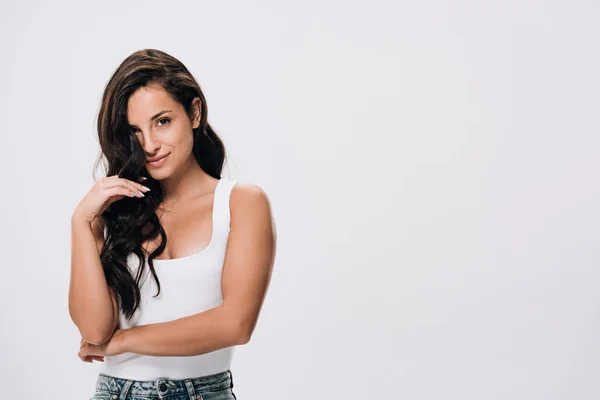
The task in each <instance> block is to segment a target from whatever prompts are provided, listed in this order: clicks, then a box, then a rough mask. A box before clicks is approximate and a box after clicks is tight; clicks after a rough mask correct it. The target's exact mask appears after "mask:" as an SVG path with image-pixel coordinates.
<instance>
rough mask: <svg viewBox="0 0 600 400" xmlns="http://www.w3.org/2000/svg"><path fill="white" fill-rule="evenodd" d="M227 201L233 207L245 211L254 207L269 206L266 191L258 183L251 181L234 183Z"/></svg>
mask: <svg viewBox="0 0 600 400" xmlns="http://www.w3.org/2000/svg"><path fill="white" fill-rule="evenodd" d="M229 203H230V205H231V208H232V212H233V211H234V210H233V209H234V208H235V209H236V210H237V211H240V212H246V211H250V210H252V209H256V208H267V209H269V208H270V200H269V196H268V195H267V193H266V192H265V191H264V190H263V189H262V188H261V187H260V186H258V185H255V184H252V183H236V184H235V185H233V188H232V189H231V195H230V199H229Z"/></svg>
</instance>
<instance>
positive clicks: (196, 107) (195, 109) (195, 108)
mask: <svg viewBox="0 0 600 400" xmlns="http://www.w3.org/2000/svg"><path fill="white" fill-rule="evenodd" d="M192 113H193V115H194V118H193V119H192V128H193V129H196V128H197V127H199V126H200V97H196V98H195V99H194V100H192Z"/></svg>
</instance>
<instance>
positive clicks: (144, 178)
mask: <svg viewBox="0 0 600 400" xmlns="http://www.w3.org/2000/svg"><path fill="white" fill-rule="evenodd" d="M140 179H141V180H142V181H145V180H147V179H148V178H146V177H145V176H140Z"/></svg>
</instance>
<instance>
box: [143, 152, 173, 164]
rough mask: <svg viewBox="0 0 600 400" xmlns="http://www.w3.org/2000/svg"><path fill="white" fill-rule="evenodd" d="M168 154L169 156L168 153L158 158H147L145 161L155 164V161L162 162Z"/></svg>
mask: <svg viewBox="0 0 600 400" xmlns="http://www.w3.org/2000/svg"><path fill="white" fill-rule="evenodd" d="M169 154H170V153H167V154H163V155H160V156H155V157H151V158H148V159H147V160H146V161H147V162H156V161H159V160H162V159H163V158H165V157H166V156H168V155H169Z"/></svg>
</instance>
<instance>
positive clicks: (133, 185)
mask: <svg viewBox="0 0 600 400" xmlns="http://www.w3.org/2000/svg"><path fill="white" fill-rule="evenodd" d="M116 186H120V187H123V188H126V189H129V190H131V191H132V192H134V193H136V194H139V193H140V192H141V193H142V194H143V193H146V192H149V191H150V188H148V187H146V186H144V185H142V184H141V183H138V182H134V181H132V180H129V179H125V178H118V179H111V180H108V181H106V182H104V183H103V184H102V187H103V188H104V189H111V188H113V187H116ZM139 197H143V195H142V196H139Z"/></svg>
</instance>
